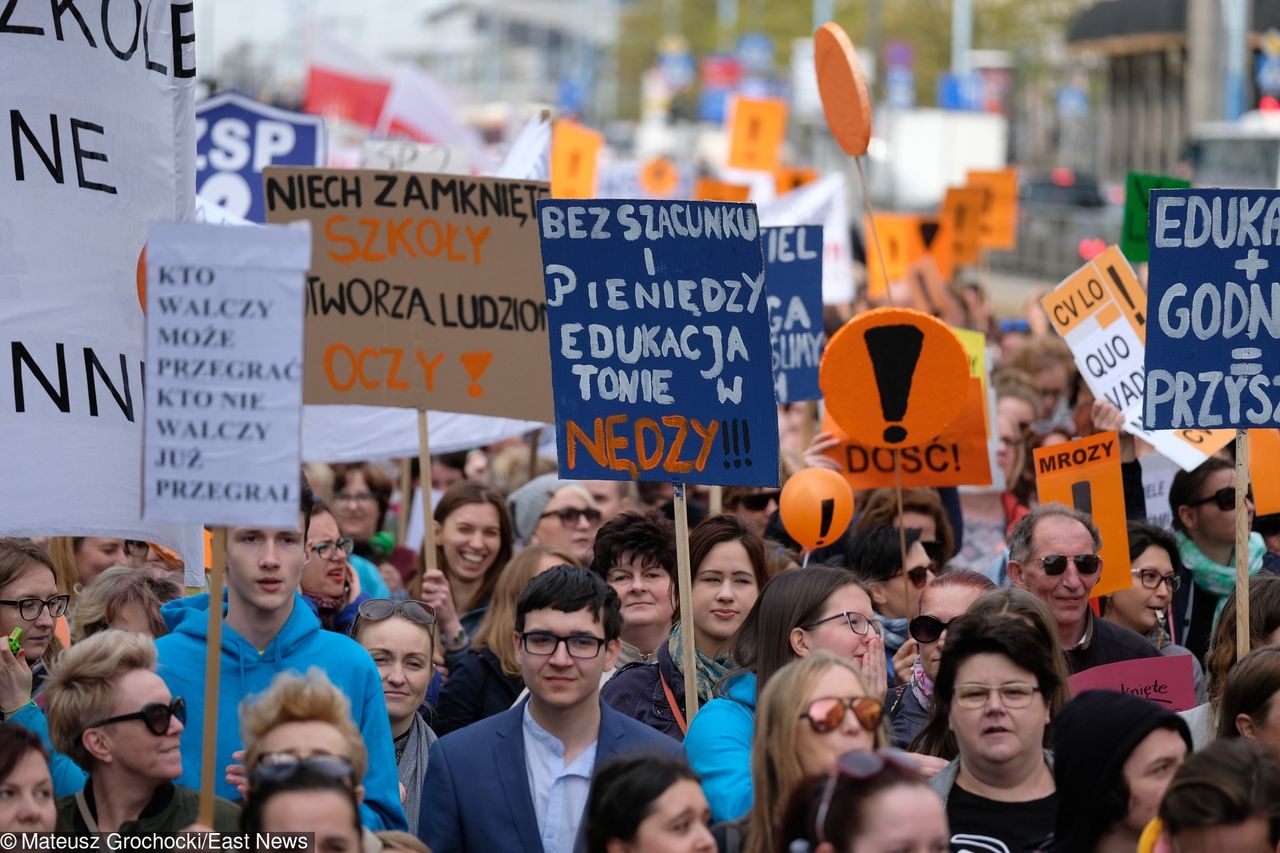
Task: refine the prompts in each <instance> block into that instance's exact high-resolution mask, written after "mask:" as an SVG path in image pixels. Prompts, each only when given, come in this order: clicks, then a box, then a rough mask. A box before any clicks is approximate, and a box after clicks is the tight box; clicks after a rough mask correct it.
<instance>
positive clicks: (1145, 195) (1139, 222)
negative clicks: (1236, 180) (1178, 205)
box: [1120, 172, 1191, 264]
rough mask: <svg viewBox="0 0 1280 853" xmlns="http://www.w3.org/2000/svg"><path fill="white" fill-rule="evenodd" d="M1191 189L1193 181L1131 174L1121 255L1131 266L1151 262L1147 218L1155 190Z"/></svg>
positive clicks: (1127, 180) (1128, 180)
mask: <svg viewBox="0 0 1280 853" xmlns="http://www.w3.org/2000/svg"><path fill="white" fill-rule="evenodd" d="M1190 186H1191V183H1190V182H1189V181H1184V180H1182V179H1181V178H1173V177H1170V176H1168V175H1148V174H1147V173H1145V172H1130V173H1129V175H1128V177H1126V178H1125V181H1124V233H1123V234H1122V235H1121V237H1120V251H1122V252H1124V256H1125V257H1126V258H1128V259H1129V262H1130V263H1134V264H1137V263H1143V262H1145V261H1146V260H1147V215H1148V210H1149V209H1150V207H1151V191H1152V190H1164V189H1170V190H1181V189H1187V188H1188V187H1190Z"/></svg>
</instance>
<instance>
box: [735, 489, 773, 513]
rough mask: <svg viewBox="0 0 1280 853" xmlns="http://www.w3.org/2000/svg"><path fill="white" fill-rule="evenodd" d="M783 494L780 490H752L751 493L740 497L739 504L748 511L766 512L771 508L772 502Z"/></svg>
mask: <svg viewBox="0 0 1280 853" xmlns="http://www.w3.org/2000/svg"><path fill="white" fill-rule="evenodd" d="M781 496H782V492H780V491H776V490H774V491H769V492H752V493H751V494H749V495H743V496H742V497H740V498H738V506H740V507H742V508H743V509H745V510H747V511H748V512H764V511H765V510H766V509H768V508H769V504H770V502H777V500H778V499H779V498H780V497H781Z"/></svg>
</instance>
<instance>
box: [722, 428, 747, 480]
mask: <svg viewBox="0 0 1280 853" xmlns="http://www.w3.org/2000/svg"><path fill="white" fill-rule="evenodd" d="M738 424H739V420H738V419H737V418H734V419H733V420H730V421H721V422H720V436H721V438H720V442H721V444H722V445H723V447H724V467H725V468H741V467H742V463H743V462H744V461H745V462H746V463H747V467H748V468H750V467H751V459H750V458H746V457H747V454H750V453H751V435H750V433H748V432H747V422H746V420H743V421H741V424H742V432H741V433H739V432H738Z"/></svg>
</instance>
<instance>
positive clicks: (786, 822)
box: [774, 749, 951, 853]
mask: <svg viewBox="0 0 1280 853" xmlns="http://www.w3.org/2000/svg"><path fill="white" fill-rule="evenodd" d="M950 838H951V834H950V832H948V830H947V813H946V810H945V809H944V808H943V806H942V801H941V800H940V799H938V795H937V794H936V793H934V791H933V789H932V788H930V787H929V785H928V783H927V782H926V780H925V774H924V772H923V770H922V768H921V767H920V765H919V764H918V763H916V761H915V760H914V759H913V758H912V756H910V755H907V754H906V753H903V752H898V751H897V750H894V749H877V750H874V751H872V750H865V749H859V750H854V751H851V752H846V753H845V754H844V755H842V756H840V758H839V760H838V761H837V762H836V766H835V768H834V769H833V770H832V771H831V772H829V773H825V774H823V775H821V776H811V777H809V778H808V779H806V780H805V781H804V782H803V783H801V784H800V785H799V786H797V787H796V791H795V793H794V794H793V795H792V797H791V800H790V803H789V804H788V805H787V808H786V813H785V817H784V818H783V821H782V827H781V833H780V835H779V837H778V844H777V847H775V848H774V849H776V850H795V849H796V848H795V847H793V846H792V845H794V844H795V843H796V842H797V841H800V842H804V843H805V844H806V845H807V846H805V847H804V848H803V849H804V850H807V851H809V853H947V851H948V850H950V849H951V844H950Z"/></svg>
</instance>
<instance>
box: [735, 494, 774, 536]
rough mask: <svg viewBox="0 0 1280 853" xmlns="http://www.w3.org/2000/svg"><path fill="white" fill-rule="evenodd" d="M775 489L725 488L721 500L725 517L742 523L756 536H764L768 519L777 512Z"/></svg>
mask: <svg viewBox="0 0 1280 853" xmlns="http://www.w3.org/2000/svg"><path fill="white" fill-rule="evenodd" d="M781 494H782V492H780V491H779V490H777V489H757V488H752V487H750V486H726V487H725V489H724V495H723V498H722V501H723V503H722V505H723V506H724V512H725V515H732V516H735V517H736V518H738V519H739V520H741V521H742V523H743V524H745V525H746V526H747V529H748V530H750V531H751V532H752V533H754V534H755V535H757V536H764V529H765V526H766V525H768V523H769V517H770V516H771V515H773V514H774V513H775V512H777V510H778V496H779V495H781Z"/></svg>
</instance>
